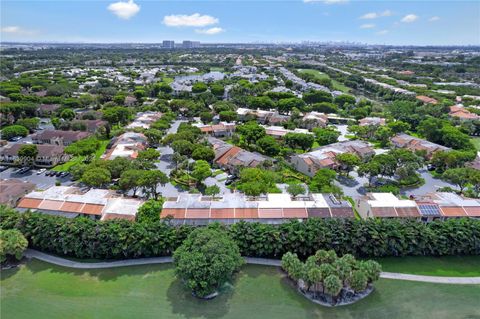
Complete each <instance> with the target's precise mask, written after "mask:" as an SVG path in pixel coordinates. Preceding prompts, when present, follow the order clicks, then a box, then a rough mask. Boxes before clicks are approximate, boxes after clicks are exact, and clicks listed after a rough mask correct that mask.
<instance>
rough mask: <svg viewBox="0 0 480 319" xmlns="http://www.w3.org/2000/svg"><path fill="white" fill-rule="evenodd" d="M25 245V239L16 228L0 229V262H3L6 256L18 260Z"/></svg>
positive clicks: (26, 244)
mask: <svg viewBox="0 0 480 319" xmlns="http://www.w3.org/2000/svg"><path fill="white" fill-rule="evenodd" d="M27 247H28V241H27V239H25V237H24V236H23V234H22V233H21V232H19V231H18V230H16V229H8V230H3V229H1V230H0V262H2V263H3V262H5V261H6V260H7V257H8V256H13V257H15V259H17V260H20V259H21V258H22V256H23V252H24V251H25V249H27Z"/></svg>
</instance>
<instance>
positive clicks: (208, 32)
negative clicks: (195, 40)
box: [195, 27, 225, 35]
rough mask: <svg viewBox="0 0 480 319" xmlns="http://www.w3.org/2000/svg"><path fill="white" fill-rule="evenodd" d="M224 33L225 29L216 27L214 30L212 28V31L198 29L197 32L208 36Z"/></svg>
mask: <svg viewBox="0 0 480 319" xmlns="http://www.w3.org/2000/svg"><path fill="white" fill-rule="evenodd" d="M224 31H225V30H224V29H222V28H219V27H214V28H210V29H197V30H195V32H196V33H200V34H207V35H214V34H218V33H221V32H224Z"/></svg>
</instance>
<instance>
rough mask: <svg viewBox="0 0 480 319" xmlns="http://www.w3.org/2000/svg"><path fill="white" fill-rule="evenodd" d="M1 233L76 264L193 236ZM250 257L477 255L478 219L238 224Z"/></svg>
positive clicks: (164, 247) (131, 231)
mask: <svg viewBox="0 0 480 319" xmlns="http://www.w3.org/2000/svg"><path fill="white" fill-rule="evenodd" d="M0 227H1V228H3V229H11V228H16V229H18V230H20V231H21V232H22V233H23V234H24V235H25V237H26V238H27V239H28V241H29V243H30V247H33V248H36V249H39V250H42V251H45V252H51V253H55V254H60V255H68V256H72V257H77V258H100V259H121V258H135V257H151V256H168V255H171V254H172V252H173V251H174V250H175V249H176V248H177V247H178V246H179V245H180V244H181V242H182V241H183V240H184V239H185V238H186V237H187V235H188V234H189V233H190V232H191V230H192V229H194V228H193V227H192V226H180V227H175V226H171V225H169V224H168V222H156V223H151V224H141V223H134V222H129V221H122V220H113V221H106V222H98V221H93V220H90V219H86V218H75V219H67V218H64V217H58V216H49V215H43V214H38V213H24V214H19V213H17V212H16V211H14V210H11V209H5V208H0ZM227 229H228V231H229V233H230V234H231V236H232V238H233V239H234V240H235V241H236V242H237V243H238V245H239V247H240V250H241V253H242V255H244V256H256V257H273V258H280V257H281V256H282V255H283V254H284V253H285V252H287V251H290V252H295V253H297V254H298V255H299V256H304V257H305V256H310V255H312V254H314V253H315V252H316V251H317V250H319V249H326V250H329V249H333V250H335V251H336V252H337V254H339V255H343V254H346V253H350V254H353V255H355V256H357V257H380V256H402V255H432V256H437V255H478V254H480V220H475V219H467V218H463V219H450V220H447V221H443V222H442V221H436V222H432V223H429V224H425V223H422V222H419V221H416V220H394V219H369V220H366V221H364V220H340V219H338V220H337V219H309V220H307V221H305V222H298V221H291V222H288V223H284V224H281V225H268V224H260V223H246V222H240V223H237V224H234V225H231V226H227Z"/></svg>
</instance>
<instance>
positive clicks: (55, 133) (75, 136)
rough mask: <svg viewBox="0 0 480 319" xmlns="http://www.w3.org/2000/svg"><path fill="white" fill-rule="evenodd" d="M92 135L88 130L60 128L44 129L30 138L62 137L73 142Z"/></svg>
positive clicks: (48, 138)
mask: <svg viewBox="0 0 480 319" xmlns="http://www.w3.org/2000/svg"><path fill="white" fill-rule="evenodd" d="M90 135H92V134H91V133H89V132H82V131H62V130H45V131H42V132H40V133H37V134H34V135H33V136H32V139H34V140H50V139H52V138H62V139H63V140H64V141H68V142H75V141H78V140H81V139H84V138H86V137H89V136H90Z"/></svg>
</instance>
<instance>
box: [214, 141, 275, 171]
mask: <svg viewBox="0 0 480 319" xmlns="http://www.w3.org/2000/svg"><path fill="white" fill-rule="evenodd" d="M208 142H209V143H210V144H212V146H213V150H214V152H215V159H214V160H213V162H214V163H215V164H217V165H218V166H220V167H221V168H223V169H226V170H228V171H230V172H231V173H238V172H239V171H240V169H241V168H243V167H257V166H259V165H260V164H262V163H263V162H265V161H266V160H268V158H267V157H265V156H263V155H260V154H258V153H252V152H249V151H246V150H244V149H241V148H240V147H238V146H234V145H231V144H228V143H226V142H224V141H222V140H219V139H217V138H215V137H212V136H210V137H208Z"/></svg>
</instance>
